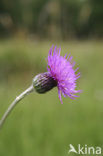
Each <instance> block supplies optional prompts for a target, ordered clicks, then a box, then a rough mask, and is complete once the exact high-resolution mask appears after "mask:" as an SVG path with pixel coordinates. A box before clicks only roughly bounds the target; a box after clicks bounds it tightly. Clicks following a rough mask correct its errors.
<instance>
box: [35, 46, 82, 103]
mask: <svg viewBox="0 0 103 156" xmlns="http://www.w3.org/2000/svg"><path fill="white" fill-rule="evenodd" d="M60 51H61V49H60V48H57V47H53V46H52V47H51V48H50V50H49V54H48V66H47V71H48V72H46V73H42V74H39V75H37V76H36V77H35V78H34V80H33V85H34V88H35V90H36V91H37V92H38V93H45V92H46V91H48V90H50V89H52V88H53V87H55V86H57V88H58V94H59V99H60V101H61V103H63V102H62V99H61V94H62V95H63V96H64V97H70V98H71V99H74V98H75V97H78V96H77V95H75V94H76V93H79V92H81V91H80V90H76V80H77V79H78V78H79V77H80V73H77V74H76V71H77V70H78V68H77V69H75V70H74V69H73V67H74V65H75V62H73V61H72V56H66V55H65V56H64V57H63V56H60Z"/></svg>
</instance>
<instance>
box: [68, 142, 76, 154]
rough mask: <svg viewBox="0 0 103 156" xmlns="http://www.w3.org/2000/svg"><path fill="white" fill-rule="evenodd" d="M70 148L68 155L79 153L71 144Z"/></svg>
mask: <svg viewBox="0 0 103 156" xmlns="http://www.w3.org/2000/svg"><path fill="white" fill-rule="evenodd" d="M69 147H70V149H69V151H68V154H69V153H71V152H74V153H78V152H77V151H76V149H75V148H74V146H73V145H72V144H70V145H69Z"/></svg>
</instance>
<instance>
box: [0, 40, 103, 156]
mask: <svg viewBox="0 0 103 156" xmlns="http://www.w3.org/2000/svg"><path fill="white" fill-rule="evenodd" d="M52 43H53V42H48V41H45V42H40V41H31V40H15V39H14V40H4V41H0V118H1V117H2V115H3V113H4V112H5V110H6V109H7V107H8V106H9V104H10V103H11V102H12V101H13V99H14V98H15V97H16V96H17V95H18V94H20V93H21V92H22V91H23V90H25V89H26V88H27V87H29V85H30V84H31V82H32V78H33V77H34V76H35V75H36V74H37V73H40V72H44V71H46V57H47V55H48V50H49V48H50V47H51V45H52ZM54 43H55V44H56V45H57V46H61V48H62V52H61V54H62V55H64V54H65V53H68V54H69V53H71V55H72V56H73V58H74V60H75V61H76V62H77V66H79V67H80V72H81V78H80V80H79V81H78V89H82V90H83V93H81V94H80V97H79V98H77V99H76V100H71V99H69V98H66V99H65V98H63V105H61V103H60V101H59V99H58V93H57V88H55V89H53V90H51V91H50V92H48V93H46V94H42V95H39V94H37V93H32V94H31V95H29V96H28V97H26V98H25V99H24V100H22V101H21V102H20V103H19V104H18V106H17V107H16V108H15V109H14V110H13V112H12V113H11V114H10V116H9V117H8V119H7V121H6V122H5V124H4V126H3V128H2V130H1V131H0V156H18V155H19V156H28V155H30V156H34V155H35V156H41V155H42V156H68V150H69V144H73V145H74V147H75V148H76V149H77V145H78V144H81V145H82V146H84V145H85V144H87V146H93V147H96V146H100V147H102V148H103V42H102V41H82V42H81V41H70V42H69V41H68V42H54ZM102 152H103V151H102ZM70 155H71V156H72V155H73V154H72V153H71V154H70ZM91 155H92V154H91Z"/></svg>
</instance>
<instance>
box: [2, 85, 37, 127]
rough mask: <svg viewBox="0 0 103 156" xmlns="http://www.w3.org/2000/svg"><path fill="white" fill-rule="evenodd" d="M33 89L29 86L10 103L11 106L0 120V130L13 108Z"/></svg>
mask: <svg viewBox="0 0 103 156" xmlns="http://www.w3.org/2000/svg"><path fill="white" fill-rule="evenodd" d="M33 90H34V87H33V85H31V86H30V87H29V88H28V89H26V90H25V91H24V92H22V93H21V94H20V95H19V96H17V97H16V99H15V100H14V101H13V102H12V103H11V105H10V106H9V107H8V109H7V110H6V112H5V113H4V115H3V117H2V118H1V120H0V129H1V127H2V125H3V124H4V122H5V120H6V119H7V117H8V115H9V114H10V112H11V111H12V110H13V108H14V107H15V106H16V104H17V103H18V102H19V101H21V100H22V99H23V98H24V97H25V96H26V95H28V94H29V93H31V92H33Z"/></svg>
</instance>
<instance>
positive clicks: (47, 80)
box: [33, 72, 57, 93]
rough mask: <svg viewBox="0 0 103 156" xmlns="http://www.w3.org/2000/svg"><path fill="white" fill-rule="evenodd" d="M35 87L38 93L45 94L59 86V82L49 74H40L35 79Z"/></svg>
mask: <svg viewBox="0 0 103 156" xmlns="http://www.w3.org/2000/svg"><path fill="white" fill-rule="evenodd" d="M33 86H34V88H35V90H36V91H37V92H38V93H45V92H47V91H49V90H51V89H52V88H53V87H55V86H57V82H56V81H55V80H54V79H53V78H52V77H51V76H50V74H49V73H48V72H45V73H41V74H38V75H36V76H35V77H34V79H33Z"/></svg>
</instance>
